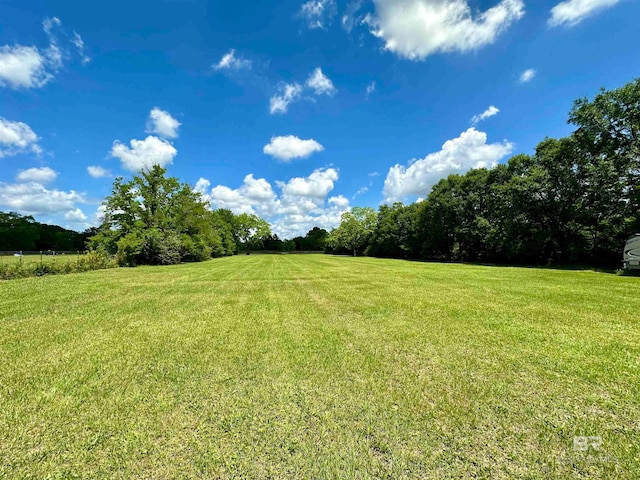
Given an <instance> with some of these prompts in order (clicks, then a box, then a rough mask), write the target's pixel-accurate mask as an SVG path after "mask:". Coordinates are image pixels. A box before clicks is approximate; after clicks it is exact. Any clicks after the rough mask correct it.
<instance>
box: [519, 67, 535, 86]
mask: <svg viewBox="0 0 640 480" xmlns="http://www.w3.org/2000/svg"><path fill="white" fill-rule="evenodd" d="M536 73H537V72H536V70H535V69H533V68H528V69H527V70H525V71H524V72H522V74H521V75H520V83H527V82H530V81H531V80H533V77H535V76H536Z"/></svg>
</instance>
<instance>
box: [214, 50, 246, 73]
mask: <svg viewBox="0 0 640 480" xmlns="http://www.w3.org/2000/svg"><path fill="white" fill-rule="evenodd" d="M211 68H213V69H214V70H249V69H250V68H251V60H247V59H245V58H239V57H236V51H235V49H233V48H232V49H231V50H229V51H228V52H227V53H225V54H224V55H223V56H222V58H221V59H220V61H219V62H218V63H214V64H213V65H211Z"/></svg>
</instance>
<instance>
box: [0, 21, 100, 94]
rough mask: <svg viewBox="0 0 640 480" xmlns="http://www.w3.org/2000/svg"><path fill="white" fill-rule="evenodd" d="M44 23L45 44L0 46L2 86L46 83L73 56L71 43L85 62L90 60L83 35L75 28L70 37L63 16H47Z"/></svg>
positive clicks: (39, 85)
mask: <svg viewBox="0 0 640 480" xmlns="http://www.w3.org/2000/svg"><path fill="white" fill-rule="evenodd" d="M42 27H43V29H44V32H45V34H46V35H47V37H48V39H49V45H48V47H46V48H43V49H39V48H37V47H35V46H24V45H19V44H15V45H4V46H1V47H0V86H2V87H8V88H12V89H19V88H39V87H42V86H44V85H45V84H46V83H47V82H49V81H50V80H52V79H53V78H54V77H55V75H56V73H58V71H59V70H60V68H62V66H63V63H64V61H65V60H68V59H69V58H70V57H71V53H70V48H69V46H70V45H74V46H75V48H76V50H77V51H78V52H79V53H80V56H81V58H82V62H83V63H87V62H88V61H89V60H90V58H89V57H88V56H87V55H86V54H85V53H84V42H83V41H82V38H81V37H80V35H78V34H77V33H75V32H74V37H73V38H72V39H70V40H69V36H68V35H67V34H66V32H65V31H64V30H63V29H62V22H61V21H60V19H58V18H56V17H53V18H45V19H44V21H43V22H42Z"/></svg>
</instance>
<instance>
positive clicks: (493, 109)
mask: <svg viewBox="0 0 640 480" xmlns="http://www.w3.org/2000/svg"><path fill="white" fill-rule="evenodd" d="M498 113H500V109H499V108H496V107H494V106H493V105H490V106H489V108H487V109H486V110H485V111H484V112H482V113H479V114H478V115H474V116H473V117H472V118H471V124H472V125H476V124H477V123H479V122H481V121H483V120H486V119H487V118H490V117H493V116H494V115H497V114H498Z"/></svg>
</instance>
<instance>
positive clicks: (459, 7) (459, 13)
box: [368, 0, 524, 60]
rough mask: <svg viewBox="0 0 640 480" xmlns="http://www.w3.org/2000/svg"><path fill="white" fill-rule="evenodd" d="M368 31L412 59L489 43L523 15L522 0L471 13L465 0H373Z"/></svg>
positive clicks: (387, 45)
mask: <svg viewBox="0 0 640 480" xmlns="http://www.w3.org/2000/svg"><path fill="white" fill-rule="evenodd" d="M374 4H375V14H374V16H373V17H369V19H368V23H369V25H370V26H371V28H372V30H371V33H372V34H373V35H375V36H376V37H378V38H381V39H382V40H384V42H385V46H384V48H385V49H386V50H389V51H391V52H394V53H396V54H398V55H400V56H401V57H404V58H408V59H411V60H424V59H425V58H426V57H428V56H429V55H433V54H435V53H449V52H462V53H464V52H469V51H473V50H477V49H479V48H481V47H484V46H487V45H490V44H492V43H494V42H495V41H496V39H497V38H498V36H499V35H500V34H501V33H502V32H503V31H504V30H506V29H507V28H508V27H509V26H510V25H511V24H513V23H514V22H516V21H517V20H519V19H520V18H521V17H522V16H523V15H524V2H523V1H522V0H502V1H501V2H500V3H498V4H497V5H496V6H494V7H492V8H489V9H488V10H486V11H484V12H479V13H477V14H475V15H474V13H473V12H472V9H471V7H470V6H469V4H468V2H467V0H374Z"/></svg>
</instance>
